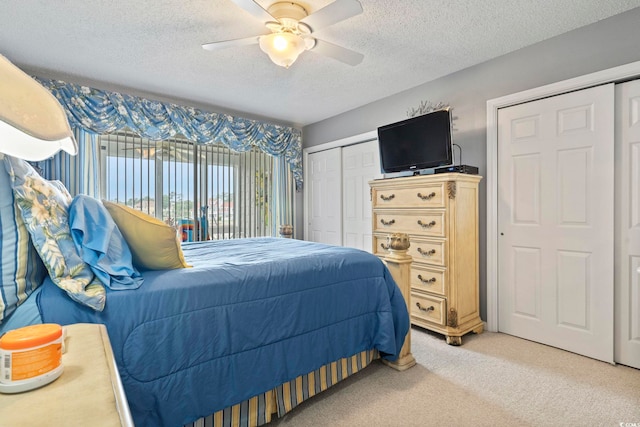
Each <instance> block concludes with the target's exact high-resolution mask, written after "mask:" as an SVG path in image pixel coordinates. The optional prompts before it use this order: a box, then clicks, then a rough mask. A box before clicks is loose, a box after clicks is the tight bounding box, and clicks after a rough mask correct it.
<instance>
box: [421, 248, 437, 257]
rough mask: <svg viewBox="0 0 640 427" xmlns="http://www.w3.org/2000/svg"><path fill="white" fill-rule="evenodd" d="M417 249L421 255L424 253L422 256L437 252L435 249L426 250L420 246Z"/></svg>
mask: <svg viewBox="0 0 640 427" xmlns="http://www.w3.org/2000/svg"><path fill="white" fill-rule="evenodd" d="M417 250H418V253H419V254H420V255H422V256H431V255H434V254H435V253H436V250H435V249H431V250H430V251H425V250H424V249H422V248H418V249H417Z"/></svg>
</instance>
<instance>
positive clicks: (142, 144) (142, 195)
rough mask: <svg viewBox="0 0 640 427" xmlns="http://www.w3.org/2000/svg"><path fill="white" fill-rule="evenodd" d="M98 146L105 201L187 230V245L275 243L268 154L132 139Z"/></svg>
mask: <svg viewBox="0 0 640 427" xmlns="http://www.w3.org/2000/svg"><path fill="white" fill-rule="evenodd" d="M99 138H100V139H99V145H100V148H101V150H102V155H101V156H100V159H101V160H100V161H101V163H102V164H101V170H102V171H104V172H103V173H104V176H103V179H102V180H101V185H102V188H101V194H103V196H104V198H105V199H107V200H110V201H114V202H117V203H122V204H126V205H127V206H130V207H132V208H134V209H138V210H140V211H142V212H145V213H147V214H149V215H151V216H155V217H156V218H159V219H161V220H162V221H164V222H166V223H168V224H170V225H174V226H176V227H180V229H181V230H182V237H183V240H185V241H197V240H218V239H232V238H242V237H260V236H270V235H272V232H273V227H272V218H271V211H272V210H271V209H270V206H269V204H270V203H272V200H273V199H272V187H273V186H272V180H273V168H274V161H273V157H272V156H270V155H269V154H266V153H264V152H263V151H261V150H259V149H258V148H254V149H252V150H250V151H246V152H234V151H232V150H230V149H229V148H228V147H227V146H225V145H223V144H206V145H202V144H193V143H192V142H189V141H187V140H186V139H184V138H180V137H176V138H171V139H167V140H164V141H151V140H149V139H146V138H142V137H140V136H137V135H136V134H134V133H131V132H118V133H112V134H107V135H101V136H100V137H99Z"/></svg>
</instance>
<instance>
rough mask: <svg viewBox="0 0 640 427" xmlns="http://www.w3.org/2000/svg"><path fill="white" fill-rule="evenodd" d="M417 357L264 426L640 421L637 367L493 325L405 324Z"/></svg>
mask: <svg viewBox="0 0 640 427" xmlns="http://www.w3.org/2000/svg"><path fill="white" fill-rule="evenodd" d="M412 352H413V355H414V357H415V358H416V361H417V365H416V366H414V367H413V368H411V369H409V370H407V371H405V372H397V371H395V370H393V369H391V368H389V367H387V366H385V365H383V364H382V363H381V362H379V361H376V362H374V363H373V364H372V365H371V366H370V367H368V368H367V369H365V370H363V371H362V372H360V373H358V374H355V375H354V376H352V377H350V378H347V379H346V380H344V381H342V382H341V383H339V384H338V385H336V386H334V387H332V388H331V389H329V390H327V391H326V392H324V393H321V394H320V395H318V396H316V397H313V398H311V399H310V400H308V401H306V402H304V403H303V404H302V405H300V406H299V407H298V408H296V409H294V410H293V411H292V412H290V413H289V414H287V415H286V416H285V417H283V418H281V419H276V420H275V421H273V422H272V423H271V424H269V425H270V426H281V427H285V426H286V427H304V426H349V427H351V426H385V427H386V426H403V427H404V426H554V427H555V426H621V427H640V370H638V369H633V368H630V367H627V366H622V365H615V366H614V365H610V364H608V363H605V362H600V361H596V360H593V359H589V358H587V357H584V356H579V355H576V354H574V353H570V352H567V351H563V350H559V349H556V348H553V347H548V346H546V345H542V344H538V343H534V342H531V341H527V340H523V339H520V338H516V337H513V336H510V335H506V334H501V333H491V332H484V333H482V334H480V335H474V334H469V335H466V336H465V337H463V345H462V346H460V347H454V346H450V345H447V344H446V342H445V340H444V337H443V336H441V335H438V334H434V333H431V332H428V331H425V330H423V329H420V328H415V327H414V328H412Z"/></svg>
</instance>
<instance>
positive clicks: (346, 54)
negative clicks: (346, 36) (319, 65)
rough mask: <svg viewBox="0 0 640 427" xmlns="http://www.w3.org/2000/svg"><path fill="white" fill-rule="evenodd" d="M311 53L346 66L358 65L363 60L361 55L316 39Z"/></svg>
mask: <svg viewBox="0 0 640 427" xmlns="http://www.w3.org/2000/svg"><path fill="white" fill-rule="evenodd" d="M311 51H312V52H316V53H319V54H320V55H324V56H328V57H330V58H333V59H337V60H338V61H340V62H344V63H345V64H348V65H358V64H359V63H361V62H362V59H363V58H364V55H363V54H361V53H358V52H355V51H353V50H350V49H347V48H345V47H342V46H338V45H335V44H333V43H329V42H326V41H324V40H319V39H316V45H315V46H314V47H313V49H311Z"/></svg>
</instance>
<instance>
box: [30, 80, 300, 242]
mask: <svg viewBox="0 0 640 427" xmlns="http://www.w3.org/2000/svg"><path fill="white" fill-rule="evenodd" d="M35 79H36V80H37V81H38V82H40V83H41V84H42V85H43V86H44V87H46V88H48V89H49V91H51V93H52V94H53V95H54V96H55V97H56V99H58V101H59V102H60V103H61V104H62V106H63V108H64V109H65V111H66V113H67V118H68V119H69V124H70V126H71V128H72V129H73V130H74V133H75V135H76V140H77V141H78V145H79V152H78V155H77V156H76V157H75V158H72V157H71V156H69V155H67V154H66V153H59V154H57V155H56V156H55V157H54V158H53V159H51V160H48V161H46V162H44V163H45V164H44V167H43V170H44V173H45V175H44V176H46V177H47V178H49V179H58V180H60V181H62V182H63V183H64V184H65V186H67V188H68V189H69V191H70V193H71V194H72V195H75V194H79V193H83V194H88V195H91V196H94V197H98V196H99V195H100V176H101V175H100V169H99V167H100V161H99V156H100V152H101V150H100V149H99V147H98V135H100V134H107V133H112V132H115V131H118V130H121V129H123V128H125V127H128V128H129V129H131V130H133V131H134V132H136V133H137V134H138V135H140V136H142V137H146V138H148V139H150V140H153V141H161V140H165V139H168V138H172V137H174V136H175V135H176V134H182V135H183V136H184V137H186V138H187V139H188V140H190V141H192V142H194V143H197V144H210V143H222V144H224V145H226V146H228V147H229V148H231V149H232V150H235V151H239V152H243V151H248V150H250V149H251V148H252V146H256V147H258V148H259V149H260V150H262V151H264V152H266V153H268V154H270V155H272V156H274V158H275V159H276V162H275V169H276V170H275V171H274V174H275V175H274V180H273V184H272V185H273V186H274V187H273V191H274V195H275V197H274V200H273V203H272V204H271V205H272V218H273V228H274V229H273V231H272V232H273V235H274V236H277V235H278V228H279V226H280V225H282V224H292V223H293V208H292V206H293V198H294V197H293V193H294V191H295V189H298V190H299V189H301V188H302V138H301V132H300V130H298V129H295V128H293V127H288V126H281V125H275V124H269V123H264V122H260V121H256V120H249V119H245V118H241V117H235V116H232V115H229V114H221V113H211V112H206V111H202V110H199V109H196V108H191V107H185V106H180V105H175V104H170V103H162V102H159V101H150V100H147V99H143V98H139V97H134V96H130V95H125V94H120V93H117V92H110V91H103V90H98V89H94V88H90V87H87V86H81V85H77V84H73V83H67V82H64V81H61V80H48V79H40V78H37V77H35ZM292 182H294V183H295V188H294V187H293V185H292Z"/></svg>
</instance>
